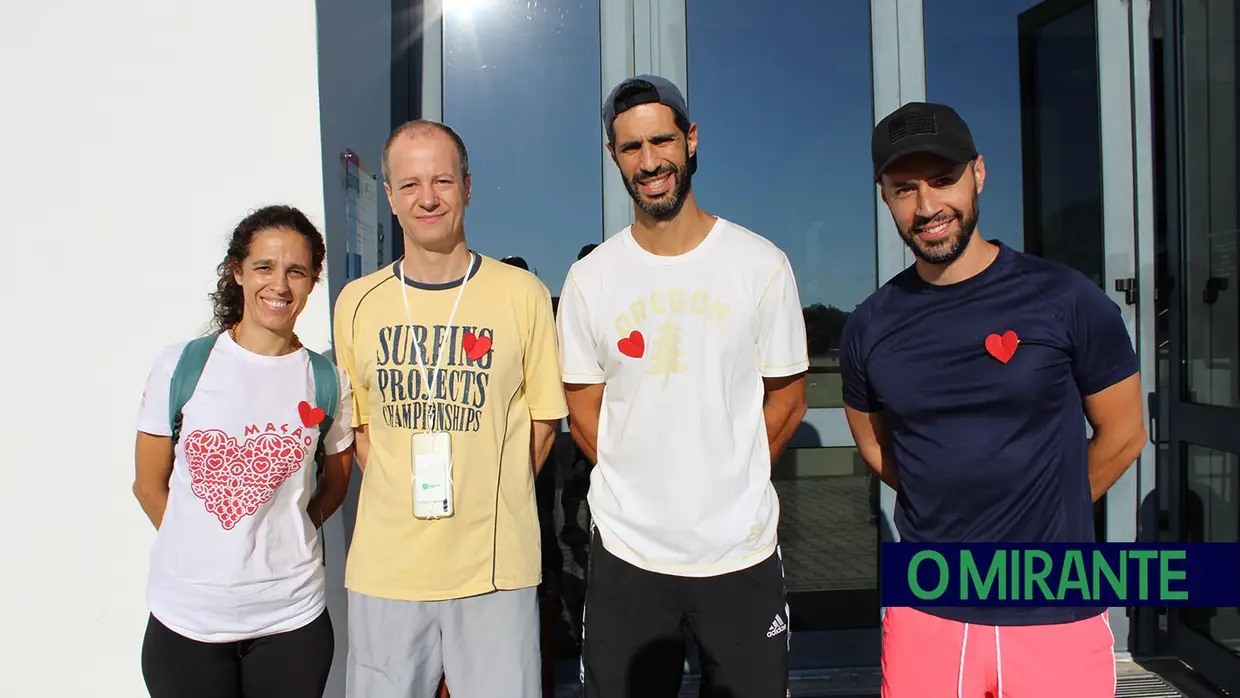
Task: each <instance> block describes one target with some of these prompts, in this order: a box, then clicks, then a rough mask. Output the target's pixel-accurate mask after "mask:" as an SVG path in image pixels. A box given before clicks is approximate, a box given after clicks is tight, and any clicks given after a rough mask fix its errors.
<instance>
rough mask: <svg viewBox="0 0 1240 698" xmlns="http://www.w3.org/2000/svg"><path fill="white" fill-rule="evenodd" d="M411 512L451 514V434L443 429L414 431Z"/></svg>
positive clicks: (418, 514)
mask: <svg viewBox="0 0 1240 698" xmlns="http://www.w3.org/2000/svg"><path fill="white" fill-rule="evenodd" d="M411 451H412V453H413V515H414V516H415V517H417V518H419V519H435V518H441V517H446V516H452V514H453V508H452V499H453V497H452V478H451V474H452V437H451V436H450V435H449V434H448V432H446V431H435V432H429V433H419V434H414V435H413V446H412V449H411Z"/></svg>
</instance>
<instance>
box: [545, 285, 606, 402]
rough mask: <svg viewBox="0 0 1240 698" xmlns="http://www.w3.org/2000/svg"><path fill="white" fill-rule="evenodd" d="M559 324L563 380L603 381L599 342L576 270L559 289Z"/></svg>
mask: <svg viewBox="0 0 1240 698" xmlns="http://www.w3.org/2000/svg"><path fill="white" fill-rule="evenodd" d="M555 321H556V328H557V331H558V333H559V339H560V357H561V360H560V361H561V364H562V365H563V382H565V383H578V384H595V383H602V382H603V377H604V373H603V367H602V365H601V364H600V363H599V355H598V354H599V352H598V345H597V344H596V343H595V341H594V333H593V332H592V331H591V330H590V312H589V309H588V308H587V307H586V302H585V298H584V297H583V296H582V294H581V289H580V288H578V287H577V282H576V281H575V280H574V279H573V270H571V269H570V270H569V272H568V278H566V279H565V280H564V290H563V291H562V292H561V293H560V306H559V309H558V310H557V311H556V320H555Z"/></svg>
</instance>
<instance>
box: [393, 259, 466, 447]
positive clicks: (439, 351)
mask: <svg viewBox="0 0 1240 698" xmlns="http://www.w3.org/2000/svg"><path fill="white" fill-rule="evenodd" d="M479 261H481V260H479ZM398 266H399V267H400V299H401V300H402V301H404V303H405V319H407V320H408V321H409V332H410V333H411V334H412V333H413V314H412V313H410V312H409V295H408V294H409V291H408V289H407V288H406V284H405V260H403V259H402V260H401V263H400V264H399V265H398ZM473 271H474V253H473V252H470V253H469V266H468V267H466V269H465V278H464V279H461V290H460V291H457V293H456V302H455V303H453V304H452V314H451V315H449V316H448V331H447V332H444V337H443V339H442V340H440V341H439V346H438V347H437V348H436V349H435V372H436V373H438V372H439V362H440V361H442V360H443V354H444V351H443V348H444V344H445V343H446V342H447V341H448V338H449V337H451V336H452V322H453V321H454V320H456V309H457V308H459V307H460V306H461V296H464V295H465V286H466V285H467V284H468V283H469V277H471V276H473ZM430 330H431V328H429V327H427V328H426V335H427V339H430V335H431V331H430ZM412 352H413V356H414V358H415V359H417V360H418V370H419V371H421V372H422V376H423V377H424V378H425V383H426V395H427V398H428V399H429V405H428V406H429V407H430V408H431V417H430V425H429V428H428V429H427V431H434V430H435V417H436V412H435V390H434V388H433V386H432V382H433V381H432V380H431V374H430V373H429V372H428V371H427V370H426V364H424V363H423V362H422V354H421V352H419V351H418V348H417V347H416V346H414V347H412Z"/></svg>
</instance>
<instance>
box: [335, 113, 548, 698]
mask: <svg viewBox="0 0 1240 698" xmlns="http://www.w3.org/2000/svg"><path fill="white" fill-rule="evenodd" d="M383 175H384V186H385V188H386V190H387V195H388V201H389V202H390V203H391V205H392V210H393V211H394V212H395V213H396V216H397V218H398V219H399V220H400V223H401V227H402V229H403V231H404V239H405V256H404V257H403V258H402V259H401V260H399V261H397V262H396V263H395V264H393V265H392V266H391V267H388V268H384V269H381V270H379V271H377V272H375V273H372V274H370V275H368V276H365V277H363V278H361V279H358V280H356V281H353V282H351V283H350V284H348V285H347V286H346V287H345V288H344V290H343V291H341V293H340V296H339V298H338V299H337V301H336V309H335V318H334V324H335V330H334V334H335V349H336V359H337V362H338V363H339V365H340V366H342V367H343V368H344V369H345V370H346V371H347V372H348V376H349V379H350V381H351V383H352V385H353V427H354V429H355V431H356V436H357V442H358V458H359V461H360V462H361V464H362V468H363V473H364V476H363V479H362V488H361V498H360V500H359V503H358V510H357V522H356V526H355V528H354V532H353V539H352V542H351V545H350V548H349V558H348V563H347V566H346V572H345V586H346V587H347V588H348V591H349V663H348V676H347V684H348V689H347V694H348V696H349V697H350V698H389V697H391V698H397V697H400V698H404V696H406V695H421V696H430V695H433V694H434V692H435V687H436V685H437V684H438V682H439V679H440V677H441V675H444V674H446V678H447V683H448V685H449V686H450V687H451V691H452V695H453V697H454V698H474V697H478V698H481V697H483V696H498V695H504V696H516V697H518V698H537V697H538V696H539V695H540V694H541V683H542V682H541V674H540V662H541V660H540V655H539V623H538V606H537V586H538V583H539V581H540V577H541V566H540V555H541V549H540V541H539V528H538V513H537V510H536V508H535V503H534V475H535V473H536V471H537V470H538V468H539V467H541V465H542V463H543V461H544V460H545V459H546V457H547V454H548V453H549V451H550V449H551V445H552V443H553V440H554V433H555V431H556V426H557V424H558V423H559V421H560V419H562V418H563V417H564V416H565V415H566V414H567V413H568V409H567V407H566V405H565V400H564V393H563V387H562V385H561V382H560V365H559V357H558V351H557V346H556V342H557V340H556V334H555V322H554V319H553V316H552V311H551V294H550V292H549V291H548V290H547V287H546V286H544V285H543V284H542V282H540V281H539V280H538V278H537V277H535V276H534V275H533V274H530V273H529V272H527V271H524V270H522V269H518V268H516V267H513V266H510V265H506V264H502V263H500V262H499V261H497V260H494V259H491V258H489V257H485V256H482V255H480V254H478V253H476V252H474V251H472V250H470V249H469V248H468V247H467V246H466V243H465V227H464V214H465V207H466V206H467V205H468V204H469V197H470V178H469V160H468V155H467V153H466V150H465V145H464V143H463V142H462V141H461V139H460V137H459V136H458V135H457V134H456V133H455V132H454V131H452V129H450V128H449V127H447V126H445V125H443V124H439V123H436V122H427V121H415V122H410V123H408V124H405V125H404V126H402V127H400V128H399V129H397V130H396V131H395V132H394V133H393V134H392V136H391V137H390V138H389V139H388V143H387V144H386V145H385V146H384V151H383ZM415 489H416V490H417V491H418V492H419V493H421V494H420V495H417V496H415ZM427 492H430V493H432V495H427V494H426V493H427ZM434 493H438V494H434ZM440 495H442V496H440ZM434 497H439V499H434Z"/></svg>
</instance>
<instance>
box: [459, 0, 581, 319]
mask: <svg viewBox="0 0 1240 698" xmlns="http://www.w3.org/2000/svg"><path fill="white" fill-rule="evenodd" d="M444 7H445V14H444V18H443V25H444V57H443V114H444V122H445V123H447V124H448V125H450V126H452V127H453V128H454V129H456V130H457V132H458V133H460V134H461V137H462V138H463V139H464V140H465V144H466V146H467V147H468V148H469V160H470V170H471V172H472V174H473V198H472V202H471V203H470V206H469V211H468V214H467V215H466V231H467V235H468V237H469V243H470V247H472V248H474V249H476V250H478V251H479V252H482V253H483V254H486V255H489V256H491V257H494V258H496V259H499V258H502V257H506V256H509V255H516V256H519V257H522V258H524V259H525V260H526V262H528V264H529V267H530V271H532V272H534V273H536V274H537V275H538V276H539V278H540V279H542V282H543V283H544V284H546V285H547V288H549V289H550V290H551V293H552V295H558V294H559V292H560V288H561V287H562V286H563V285H564V276H565V275H566V274H567V272H568V267H569V266H570V265H571V264H572V263H573V262H574V261H575V260H576V259H577V252H578V251H579V250H580V249H581V248H582V246H583V245H586V244H588V243H591V242H601V241H602V239H603V194H602V187H603V185H602V165H603V160H602V157H603V145H602V137H601V135H600V130H599V129H600V126H599V112H598V110H599V104H600V99H601V98H600V97H599V94H600V87H599V79H600V78H599V11H598V3H597V2H593V3H591V2H581V0H572V1H570V0H539V2H537V3H533V2H527V1H526V0H486V1H485V2H483V1H481V0H478V1H474V2H444Z"/></svg>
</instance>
